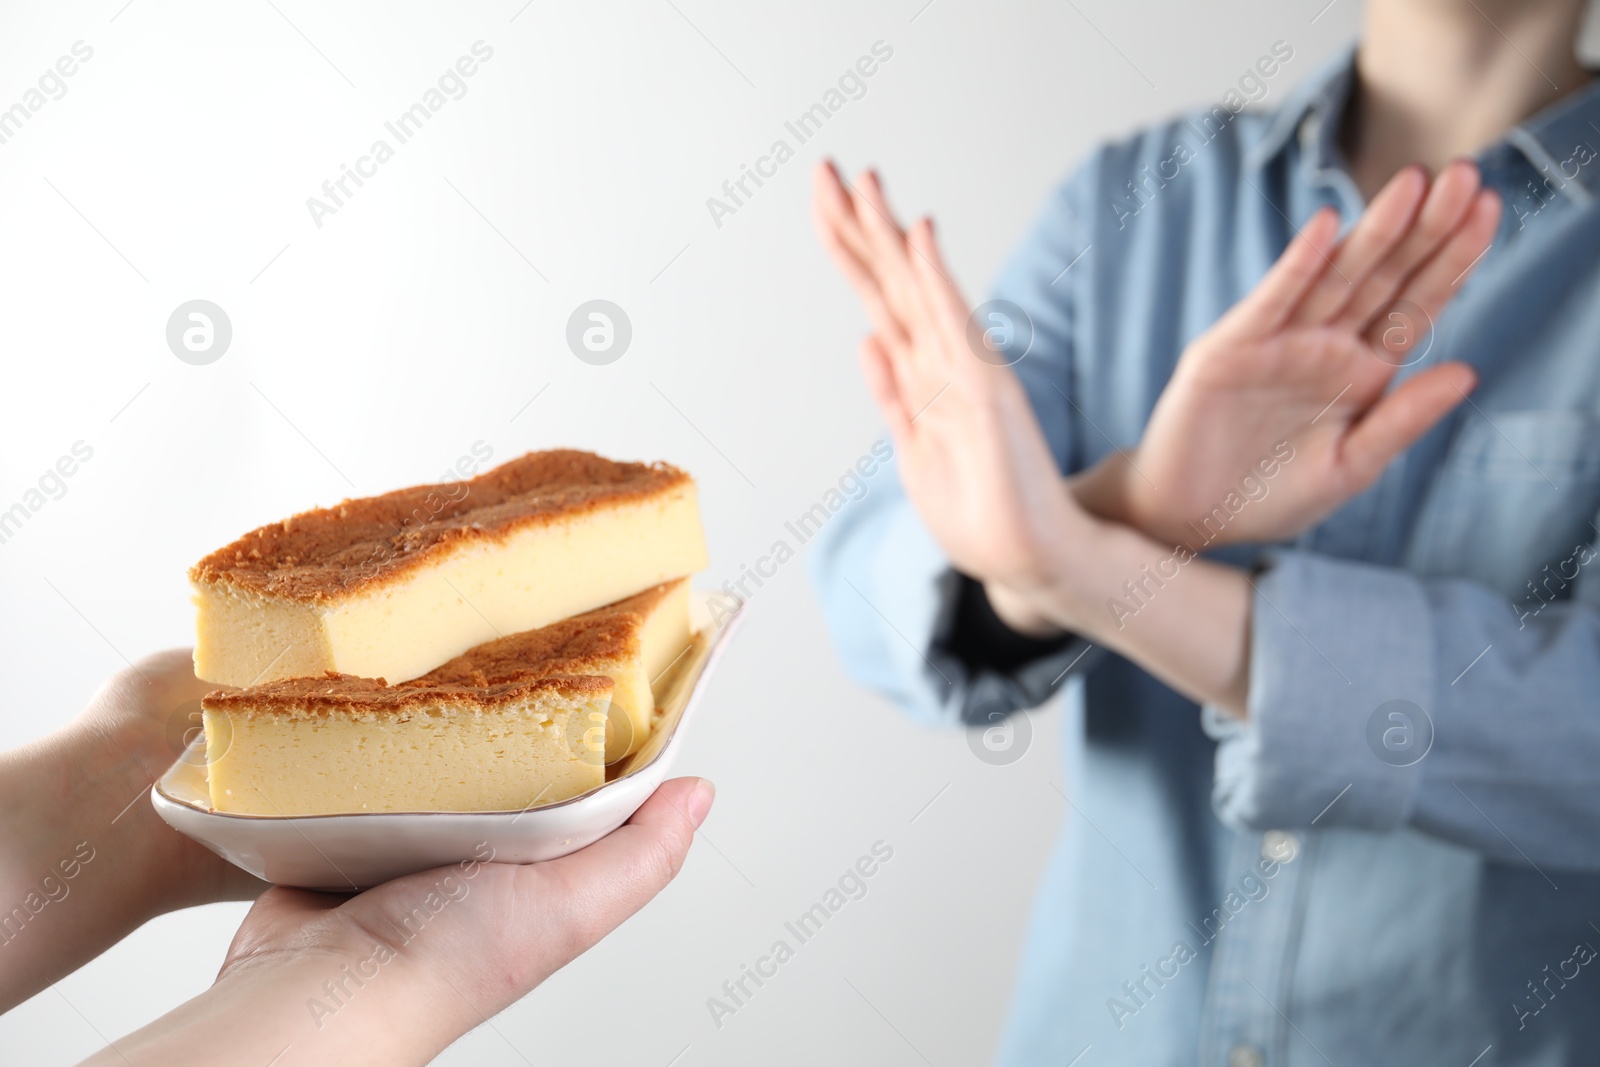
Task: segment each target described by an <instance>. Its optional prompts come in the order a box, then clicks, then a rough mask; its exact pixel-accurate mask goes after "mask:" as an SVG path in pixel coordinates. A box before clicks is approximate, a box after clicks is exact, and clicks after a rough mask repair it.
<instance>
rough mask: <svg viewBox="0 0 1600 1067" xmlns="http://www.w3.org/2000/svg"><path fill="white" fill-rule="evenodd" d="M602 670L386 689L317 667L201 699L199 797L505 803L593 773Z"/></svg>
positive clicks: (587, 782)
mask: <svg viewBox="0 0 1600 1067" xmlns="http://www.w3.org/2000/svg"><path fill="white" fill-rule="evenodd" d="M610 701H611V681H610V679H608V678H604V677H595V676H581V675H580V676H573V675H560V674H555V675H546V676H543V677H539V676H533V677H525V678H521V679H519V680H517V681H514V682H505V683H501V684H499V685H490V686H470V685H437V686H410V685H407V686H391V685H387V684H385V683H384V682H383V680H382V679H372V678H356V677H353V676H351V675H344V674H328V675H326V676H325V677H322V678H289V679H285V680H283V681H278V682H270V683H268V684H267V685H264V686H259V687H257V688H255V689H245V690H240V691H238V692H232V693H213V694H211V695H210V696H207V697H205V698H204V699H203V700H202V701H201V708H202V717H203V719H204V722H205V731H206V758H207V760H208V761H212V762H210V763H209V765H208V766H207V768H206V776H207V780H208V782H209V786H210V790H211V806H212V807H213V808H215V809H216V810H218V811H224V812H230V813H233V814H238V815H339V814H348V813H351V812H362V811H509V810H517V809H521V808H527V807H531V806H533V805H534V804H536V803H553V802H555V801H558V800H565V799H566V798H568V797H574V796H577V795H578V794H580V793H585V792H588V791H589V790H590V789H593V788H595V787H596V786H598V785H601V784H602V783H604V782H605V775H606V768H605V730H606V715H607V709H608V708H609V706H610Z"/></svg>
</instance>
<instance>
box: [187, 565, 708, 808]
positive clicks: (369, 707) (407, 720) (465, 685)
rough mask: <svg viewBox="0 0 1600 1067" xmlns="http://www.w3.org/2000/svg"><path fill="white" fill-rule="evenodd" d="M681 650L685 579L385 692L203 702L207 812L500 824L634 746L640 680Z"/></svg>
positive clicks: (576, 789) (512, 639) (643, 730)
mask: <svg viewBox="0 0 1600 1067" xmlns="http://www.w3.org/2000/svg"><path fill="white" fill-rule="evenodd" d="M691 636H692V635H691V633H690V630H689V583H688V581H687V580H686V579H685V580H679V581H676V582H670V583H666V584H663V585H659V586H656V587H654V588H652V589H649V590H646V591H645V592H643V593H641V594H638V595H636V596H633V597H630V598H628V599H626V600H623V601H620V602H618V603H615V604H611V605H608V606H607V607H605V608H601V609H599V610H596V611H592V612H588V613H585V614H583V615H579V616H576V617H574V618H571V619H565V620H562V621H561V622H558V623H555V624H553V625H551V626H547V627H544V628H542V629H538V630H532V631H528V632H525V633H518V634H512V635H510V636H508V637H503V638H499V639H497V640H494V641H490V642H487V643H485V644H483V645H480V646H478V647H477V648H473V649H471V650H469V651H468V652H466V653H464V654H462V655H461V656H458V657H456V658H455V659H452V660H450V661H448V662H446V663H444V664H442V665H441V666H439V667H437V668H435V669H434V670H432V671H430V672H428V673H427V674H425V675H423V676H422V677H420V678H416V679H413V680H411V681H407V682H402V683H400V684H398V685H392V686H391V685H389V684H387V683H386V682H385V681H383V680H382V679H370V678H361V677H355V676H351V675H343V674H338V673H328V674H326V675H325V676H323V677H320V678H291V679H285V680H280V681H276V682H269V683H265V684H263V685H257V686H253V687H250V688H247V689H242V690H237V691H232V692H216V693H212V694H210V695H208V696H206V697H205V698H204V699H203V700H202V701H201V708H202V713H203V721H204V727H205V736H206V762H207V779H208V784H209V788H210V791H211V804H212V807H214V808H216V809H217V810H218V811H225V812H231V813H235V814H247V815H331V814H341V813H347V812H363V811H507V810H517V809H522V808H527V807H531V806H533V805H534V804H549V803H554V802H556V801H560V800H565V799H567V798H568V797H572V796H577V795H578V794H580V793H584V792H587V791H588V790H590V789H593V788H595V787H596V786H598V785H600V784H602V783H603V782H604V781H605V768H606V765H607V764H608V763H612V762H615V761H616V760H618V759H621V758H622V757H623V756H625V755H627V754H629V753H631V752H633V751H635V750H637V749H638V747H639V746H640V745H642V744H643V743H644V741H645V740H646V739H647V738H648V736H649V733H650V727H651V724H652V721H653V718H654V713H655V699H654V696H653V694H652V690H651V682H652V681H653V680H654V679H655V676H659V675H662V674H665V673H667V671H666V668H667V667H670V665H671V663H672V662H673V661H675V660H676V659H677V658H678V657H679V656H681V655H682V653H683V651H684V650H685V649H686V648H687V647H688V645H689V641H690V639H691ZM652 669H654V671H655V673H654V675H653V674H652Z"/></svg>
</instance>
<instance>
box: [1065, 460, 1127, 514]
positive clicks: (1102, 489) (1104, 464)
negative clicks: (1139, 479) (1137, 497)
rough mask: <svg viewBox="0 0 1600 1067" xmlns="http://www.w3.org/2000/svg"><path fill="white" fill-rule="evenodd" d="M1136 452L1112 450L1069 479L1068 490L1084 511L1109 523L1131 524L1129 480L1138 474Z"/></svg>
mask: <svg viewBox="0 0 1600 1067" xmlns="http://www.w3.org/2000/svg"><path fill="white" fill-rule="evenodd" d="M1133 451H1134V450H1133V449H1119V450H1117V451H1115V452H1111V453H1109V454H1107V455H1106V456H1104V457H1103V458H1102V459H1101V460H1100V462H1098V463H1096V464H1095V465H1094V466H1092V467H1090V468H1088V469H1087V470H1083V471H1079V472H1078V473H1077V474H1074V475H1072V476H1071V477H1070V478H1068V479H1067V489H1068V491H1069V492H1070V493H1071V494H1072V496H1073V499H1075V500H1076V501H1077V502H1078V505H1079V506H1080V507H1081V508H1083V510H1084V511H1087V512H1088V513H1089V514H1090V515H1093V516H1095V517H1096V518H1100V519H1104V520H1106V521H1108V522H1117V523H1127V524H1129V525H1131V524H1132V519H1131V516H1132V509H1131V507H1130V503H1129V494H1128V483H1129V479H1130V478H1132V477H1133V476H1134V474H1135V469H1134V464H1133V461H1132V459H1131V458H1130V457H1131V453H1132V452H1133Z"/></svg>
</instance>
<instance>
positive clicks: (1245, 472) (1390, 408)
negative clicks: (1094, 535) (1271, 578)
mask: <svg viewBox="0 0 1600 1067" xmlns="http://www.w3.org/2000/svg"><path fill="white" fill-rule="evenodd" d="M1499 218H1500V202H1499V199H1498V197H1496V196H1495V194H1494V193H1492V192H1488V191H1483V190H1480V188H1479V179H1478V172H1477V168H1476V167H1475V166H1473V165H1472V164H1471V163H1469V162H1464V161H1463V162H1457V163H1453V164H1451V165H1450V166H1449V167H1447V168H1445V169H1444V171H1443V172H1441V173H1440V175H1439V177H1438V179H1437V180H1436V181H1434V182H1432V183H1431V185H1430V183H1429V181H1428V179H1427V176H1426V174H1425V173H1424V172H1423V171H1422V169H1421V168H1420V167H1408V168H1406V169H1405V170H1403V171H1401V172H1400V173H1399V174H1398V175H1396V176H1395V177H1394V179H1393V180H1391V181H1390V182H1389V184H1388V185H1387V186H1385V187H1384V189H1383V191H1382V192H1380V193H1379V194H1378V195H1377V197H1375V198H1374V199H1373V202H1372V205H1371V207H1370V208H1369V209H1368V210H1367V212H1366V214H1365V215H1364V216H1363V217H1362V219H1361V221H1360V222H1359V223H1358V224H1357V225H1356V226H1355V228H1354V229H1353V230H1352V231H1351V233H1350V235H1349V236H1348V237H1347V238H1345V239H1344V240H1343V241H1341V242H1338V243H1337V244H1335V240H1334V239H1335V235H1336V233H1337V231H1338V216H1337V214H1336V213H1335V212H1334V211H1333V210H1332V209H1328V208H1325V209H1323V210H1322V211H1320V212H1318V213H1317V214H1316V215H1314V216H1313V217H1312V219H1311V221H1310V222H1308V223H1307V224H1306V226H1305V228H1304V230H1303V231H1302V232H1301V233H1300V235H1299V236H1298V237H1296V238H1295V240H1294V241H1293V242H1291V243H1290V245H1289V247H1288V248H1287V249H1286V250H1285V251H1284V253H1283V255H1282V256H1281V257H1279V259H1278V262H1277V263H1276V264H1275V265H1274V266H1273V267H1272V269H1271V270H1270V271H1268V273H1267V275H1266V277H1265V278H1263V279H1262V280H1261V282H1260V284H1259V285H1257V286H1256V288H1255V290H1254V291H1253V292H1251V293H1250V294H1249V295H1248V296H1246V297H1245V298H1244V299H1243V300H1241V301H1240V302H1239V303H1238V304H1236V305H1235V306H1234V307H1233V308H1232V309H1231V310H1230V311H1229V312H1228V313H1227V314H1226V315H1224V316H1223V317H1222V318H1221V319H1220V320H1219V321H1218V322H1217V323H1216V325H1215V326H1213V327H1212V328H1211V329H1209V330H1207V331H1206V332H1205V333H1204V334H1202V335H1201V336H1200V337H1198V338H1196V339H1195V341H1194V342H1193V343H1192V344H1191V345H1190V346H1189V347H1188V348H1187V349H1186V350H1185V351H1184V353H1183V356H1182V357H1181V359H1180V360H1179V362H1178V366H1177V369H1176V371H1175V372H1174V373H1173V376H1172V379H1171V381H1170V382H1169V383H1168V385H1167V387H1166V389H1165V390H1164V391H1163V392H1162V394H1161V397H1160V399H1159V400H1158V401H1157V403H1156V407H1155V410H1154V411H1153V412H1152V414H1151V416H1150V421H1149V423H1148V424H1147V426H1146V428H1145V433H1144V437H1143V439H1142V440H1141V441H1140V442H1139V445H1138V447H1137V448H1136V449H1135V450H1133V452H1132V453H1131V454H1128V455H1116V456H1112V457H1110V458H1108V459H1107V460H1106V461H1104V462H1102V463H1101V464H1100V465H1098V466H1097V467H1095V468H1094V469H1093V470H1091V471H1089V472H1087V473H1086V474H1084V475H1082V476H1080V477H1079V478H1078V479H1076V480H1075V484H1074V488H1075V491H1076V493H1077V495H1078V498H1079V499H1080V501H1082V502H1083V504H1084V505H1085V506H1086V507H1087V508H1089V509H1090V510H1091V511H1093V512H1095V513H1096V514H1098V515H1100V516H1101V517H1103V518H1107V519H1112V520H1114V521H1119V522H1126V523H1128V524H1130V525H1133V526H1135V527H1137V528H1139V529H1141V530H1143V531H1145V532H1146V533H1148V534H1150V535H1151V536H1153V537H1156V538H1159V539H1162V540H1165V541H1166V542H1167V543H1169V544H1172V543H1183V544H1187V545H1189V546H1190V547H1191V548H1195V549H1198V548H1200V547H1202V544H1204V543H1210V542H1212V541H1215V542H1218V543H1222V542H1230V541H1234V542H1236V541H1268V540H1280V539H1287V538H1289V537H1292V536H1294V535H1296V534H1298V533H1299V532H1300V531H1302V530H1304V529H1306V528H1307V527H1310V526H1312V525H1314V524H1315V523H1317V522H1318V521H1320V520H1321V519H1322V518H1324V517H1326V516H1327V515H1328V514H1330V513H1331V512H1333V511H1334V510H1335V509H1337V508H1338V507H1339V506H1340V505H1341V504H1343V503H1344V502H1345V501H1346V500H1348V499H1350V498H1351V497H1352V496H1355V495H1356V494H1357V493H1359V492H1361V491H1362V490H1363V489H1365V488H1366V487H1367V486H1369V485H1371V484H1372V482H1374V481H1375V480H1376V479H1377V478H1378V476H1379V475H1380V474H1382V472H1383V470H1384V468H1385V467H1387V466H1388V465H1389V463H1390V461H1392V460H1393V459H1394V458H1395V457H1396V456H1398V455H1399V454H1400V453H1402V452H1404V451H1405V450H1406V449H1407V448H1409V447H1410V446H1411V445H1412V444H1413V443H1414V442H1415V441H1416V440H1417V439H1418V438H1419V437H1421V436H1422V435H1423V434H1424V433H1426V432H1427V430H1428V429H1429V428H1430V427H1432V426H1433V425H1434V424H1435V423H1437V422H1438V421H1439V420H1440V419H1441V418H1443V417H1444V416H1445V415H1446V414H1448V413H1449V412H1450V411H1451V410H1452V409H1453V408H1454V407H1455V406H1456V405H1457V404H1459V403H1461V401H1462V400H1463V399H1465V397H1466V395H1467V393H1468V392H1470V391H1471V389H1472V388H1473V386H1474V385H1475V384H1476V381H1477V379H1476V376H1475V374H1474V373H1473V371H1472V369H1471V368H1470V367H1468V366H1466V365H1465V364H1462V363H1449V362H1447V363H1441V364H1439V365H1437V366H1434V367H1431V368H1429V369H1427V370H1424V371H1422V372H1421V373H1418V374H1416V375H1414V376H1412V377H1411V378H1409V379H1407V380H1406V381H1405V382H1404V383H1402V384H1401V385H1400V386H1399V387H1397V388H1396V389H1394V390H1393V391H1392V392H1386V390H1387V389H1388V387H1389V385H1390V382H1391V381H1392V379H1393V378H1394V376H1395V373H1396V371H1397V369H1398V368H1399V367H1400V366H1403V365H1405V364H1407V363H1408V362H1411V361H1414V360H1415V359H1416V358H1418V356H1417V355H1416V354H1415V353H1414V348H1415V346H1416V345H1417V344H1418V343H1419V342H1421V341H1423V340H1424V339H1426V338H1427V337H1428V334H1429V330H1430V329H1431V327H1432V324H1433V320H1434V318H1435V317H1436V316H1437V315H1438V314H1439V312H1440V311H1441V310H1442V309H1443V308H1444V306H1445V304H1446V303H1447V302H1448V301H1449V300H1450V298H1451V296H1452V295H1453V294H1454V293H1455V291H1456V289H1457V288H1458V287H1459V286H1460V285H1461V283H1462V282H1463V281H1464V280H1465V278H1466V276H1467V275H1468V274H1469V273H1471V270H1472V268H1473V267H1474V266H1475V265H1476V264H1477V262H1478V260H1479V259H1480V258H1482V255H1483V253H1484V251H1485V250H1486V249H1487V248H1488V246H1489V242H1490V240H1491V239H1492V238H1493V236H1494V232H1495V227H1496V226H1497V224H1498V222H1499ZM1285 457H1292V459H1291V461H1290V462H1289V463H1288V464H1287V466H1286V468H1285V466H1284V464H1283V463H1282V462H1281V461H1283V460H1284V459H1285ZM1269 477H1270V481H1269ZM1258 494H1264V495H1258ZM1230 495H1231V497H1232V499H1231V500H1230ZM1246 499H1248V504H1247V506H1246V505H1242V504H1240V503H1239V502H1240V501H1243V500H1246ZM1230 503H1231V504H1232V505H1233V506H1232V507H1230V506H1228V505H1229V504H1230Z"/></svg>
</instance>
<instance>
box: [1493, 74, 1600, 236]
mask: <svg viewBox="0 0 1600 1067" xmlns="http://www.w3.org/2000/svg"><path fill="white" fill-rule="evenodd" d="M1505 143H1506V144H1508V145H1510V146H1512V147H1513V148H1515V149H1516V150H1517V151H1519V152H1521V153H1522V155H1523V156H1525V157H1526V158H1527V160H1528V162H1529V163H1531V164H1532V165H1533V167H1534V169H1535V170H1537V171H1539V173H1540V174H1542V175H1543V176H1544V178H1545V180H1546V181H1548V182H1549V183H1550V184H1551V185H1552V186H1554V187H1555V188H1557V189H1560V190H1561V191H1562V192H1564V193H1566V194H1567V195H1568V196H1569V197H1571V198H1572V199H1573V200H1575V201H1577V202H1578V203H1580V204H1587V203H1589V202H1590V201H1592V200H1593V199H1594V197H1595V194H1596V193H1597V192H1600V77H1596V78H1595V79H1594V80H1592V81H1591V82H1590V83H1589V84H1588V85H1586V86H1584V87H1583V88H1582V89H1579V90H1578V91H1577V92H1575V93H1569V94H1568V95H1567V96H1565V97H1563V98H1562V99H1560V100H1557V101H1556V102H1555V103H1553V104H1551V105H1550V106H1549V107H1547V108H1545V109H1544V110H1543V111H1541V112H1539V113H1538V114H1536V115H1534V116H1533V117H1532V118H1530V119H1528V120H1526V121H1525V122H1522V123H1520V124H1519V125H1517V126H1516V127H1514V128H1513V129H1512V130H1511V131H1510V132H1509V133H1507V134H1506V137H1505Z"/></svg>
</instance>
